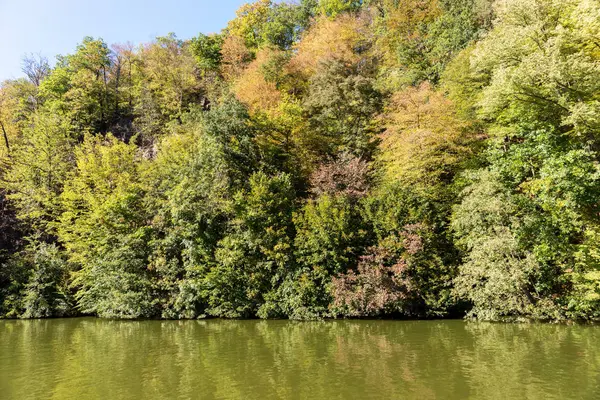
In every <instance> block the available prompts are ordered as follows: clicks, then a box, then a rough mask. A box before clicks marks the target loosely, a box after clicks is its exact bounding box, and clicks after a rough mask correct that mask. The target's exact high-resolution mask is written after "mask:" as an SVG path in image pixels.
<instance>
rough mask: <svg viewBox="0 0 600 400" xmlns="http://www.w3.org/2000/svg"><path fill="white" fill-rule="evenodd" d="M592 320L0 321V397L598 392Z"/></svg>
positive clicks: (597, 330) (597, 333)
mask: <svg viewBox="0 0 600 400" xmlns="http://www.w3.org/2000/svg"><path fill="white" fill-rule="evenodd" d="M599 398H600V327H592V326H565V325H545V324H489V323H467V322H464V321H458V320H444V321H322V322H292V321H228V320H202V321H111V320H102V319H94V318H75V319H55V320H31V321H0V399H3V400H4V399H18V400H23V399H36V400H37V399H77V400H85V399H103V400H104V399H261V400H262V399H444V400H453V399H545V400H547V399H599Z"/></svg>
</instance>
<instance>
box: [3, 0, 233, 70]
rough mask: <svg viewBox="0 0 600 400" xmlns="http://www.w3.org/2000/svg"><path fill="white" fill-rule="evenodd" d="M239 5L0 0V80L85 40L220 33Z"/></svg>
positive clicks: (193, 0) (192, 0) (197, 0)
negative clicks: (31, 59)
mask: <svg viewBox="0 0 600 400" xmlns="http://www.w3.org/2000/svg"><path fill="white" fill-rule="evenodd" d="M243 3H244V1H243V0H220V1H212V0H171V1H168V2H165V1H161V0H125V1H122V0H106V1H103V2H101V3H98V2H93V1H89V0H57V1H46V0H31V1H26V2H24V1H14V0H0V15H1V16H2V23H1V24H0V34H1V35H2V38H3V39H2V40H1V41H0V52H1V54H2V62H0V81H2V80H4V79H12V78H17V77H20V76H22V75H23V74H22V72H21V60H22V58H23V56H24V55H26V54H29V53H35V54H37V53H41V55H43V56H45V57H47V58H48V60H49V61H51V62H53V61H54V58H55V56H56V55H57V54H66V53H69V52H71V51H72V49H73V48H74V47H75V46H76V45H77V43H79V42H80V41H81V38H82V37H84V36H88V35H89V36H94V37H102V38H103V39H104V40H105V41H106V42H107V43H109V44H112V43H120V42H122V41H125V40H127V41H130V42H132V43H134V44H138V43H142V42H148V41H150V40H152V39H153V38H155V37H157V36H162V35H166V34H167V33H169V32H176V33H177V36H178V37H179V38H181V39H189V38H191V37H192V36H195V35H197V34H198V32H200V31H201V32H203V33H212V32H218V31H220V30H221V29H222V28H223V27H224V26H225V25H226V24H227V21H229V20H230V19H232V18H233V17H234V15H235V10H236V9H237V8H238V7H239V6H240V5H241V4H243Z"/></svg>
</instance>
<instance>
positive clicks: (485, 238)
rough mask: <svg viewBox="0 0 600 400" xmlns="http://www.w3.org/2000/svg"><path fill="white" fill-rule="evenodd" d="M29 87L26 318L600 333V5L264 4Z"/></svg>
mask: <svg viewBox="0 0 600 400" xmlns="http://www.w3.org/2000/svg"><path fill="white" fill-rule="evenodd" d="M182 12H185V10H183V11H182ZM198 28H199V29H201V28H202V27H198ZM23 72H24V74H25V77H24V78H20V79H15V80H7V81H4V82H2V83H1V84H0V130H1V134H2V140H0V318H24V319H27V318H52V317H71V316H81V315H89V316H98V317H103V318H116V319H196V318H213V317H214V318H272V319H295V320H313V319H330V318H392V317H397V318H406V319H418V318H427V319H432V318H448V317H459V318H463V317H464V318H467V319H475V320H480V321H551V322H567V323H568V322H569V321H581V322H592V321H597V320H598V319H600V200H599V199H600V163H599V162H600V3H598V1H595V0H405V1H395V0H365V1H356V0H321V1H317V0H301V1H298V2H295V3H288V2H282V3H279V2H274V1H271V0H258V1H256V2H254V3H249V4H245V5H243V6H242V7H241V8H240V9H239V10H238V11H237V14H236V17H235V18H234V19H233V20H232V21H230V22H229V23H228V25H227V27H226V28H224V29H223V31H222V32H220V33H217V34H211V35H204V34H199V35H198V36H197V37H194V38H192V39H190V40H180V39H178V38H177V37H176V36H175V35H174V34H169V35H167V36H165V37H159V38H156V40H154V41H153V42H151V43H147V44H143V45H139V46H133V45H130V44H117V45H112V46H109V45H108V44H107V43H105V42H104V41H103V40H102V39H99V38H91V37H86V38H84V39H83V40H82V42H81V43H80V44H79V45H78V46H77V48H76V49H75V50H74V52H73V53H72V54H68V55H64V56H58V57H57V61H56V64H55V65H54V66H53V67H51V66H50V65H49V63H48V61H47V60H46V59H44V58H43V57H39V56H29V57H26V58H25V59H24V62H23Z"/></svg>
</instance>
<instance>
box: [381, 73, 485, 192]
mask: <svg viewBox="0 0 600 400" xmlns="http://www.w3.org/2000/svg"><path fill="white" fill-rule="evenodd" d="M387 119H388V123H387V129H386V130H385V132H384V133H383V134H382V142H381V148H382V152H381V156H380V157H381V160H382V161H383V162H384V165H385V171H386V175H387V178H388V179H389V180H402V181H405V182H407V183H425V184H436V183H440V182H448V181H449V180H450V179H451V177H452V176H453V175H454V173H455V172H456V169H457V168H458V166H459V164H460V163H461V162H462V161H464V160H465V158H466V157H468V156H469V155H470V154H472V151H473V147H472V144H473V142H474V140H475V139H476V135H475V130H474V129H473V128H472V126H471V124H469V122H467V121H465V120H462V119H461V118H459V117H458V115H457V113H456V110H455V107H454V105H453V104H452V102H451V101H450V100H448V99H447V98H446V97H445V96H444V95H443V94H442V93H440V92H436V91H434V90H433V89H432V88H431V86H430V85H429V84H428V83H423V84H421V85H420V86H418V87H410V88H408V89H406V90H403V91H401V92H398V93H396V94H395V95H394V96H393V97H392V101H391V104H390V105H389V107H388V110H387Z"/></svg>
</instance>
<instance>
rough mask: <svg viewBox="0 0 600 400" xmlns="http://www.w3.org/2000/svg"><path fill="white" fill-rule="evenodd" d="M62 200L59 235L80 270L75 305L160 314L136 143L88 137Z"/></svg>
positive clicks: (98, 311)
mask: <svg viewBox="0 0 600 400" xmlns="http://www.w3.org/2000/svg"><path fill="white" fill-rule="evenodd" d="M75 155H76V160H77V168H76V170H75V172H74V174H73V176H72V177H71V179H70V180H69V181H68V183H67V185H66V187H65V190H64V192H63V193H62V195H61V197H60V199H61V201H62V204H63V207H64V212H63V214H62V215H61V217H60V225H59V228H58V236H59V239H60V241H61V242H62V243H63V244H64V246H65V248H66V250H67V253H68V255H69V260H70V261H71V262H72V263H74V264H75V265H76V266H77V267H78V270H77V271H76V272H75V273H74V280H73V282H72V285H73V287H74V288H76V289H77V293H76V296H75V298H76V300H77V307H78V308H79V310H80V311H81V312H83V313H88V314H95V315H98V316H102V317H117V318H140V317H153V316H156V315H157V314H158V311H157V309H156V308H157V307H156V303H157V298H156V296H155V294H154V291H153V287H152V278H151V277H152V276H153V272H152V271H150V270H149V268H148V257H149V254H150V248H149V242H150V239H151V232H152V228H151V227H150V226H148V225H147V224H146V221H148V219H149V217H148V215H147V211H146V207H145V205H144V195H145V193H146V189H145V188H144V185H143V184H142V182H141V180H140V165H139V162H138V161H137V160H136V148H135V146H134V145H132V144H125V143H122V142H119V141H118V140H116V139H115V138H114V137H112V136H110V135H109V136H107V137H106V139H105V140H103V139H100V138H94V137H91V136H89V135H88V136H86V138H85V140H84V142H83V143H82V144H81V145H80V146H79V147H78V148H77V149H76V152H75Z"/></svg>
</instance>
